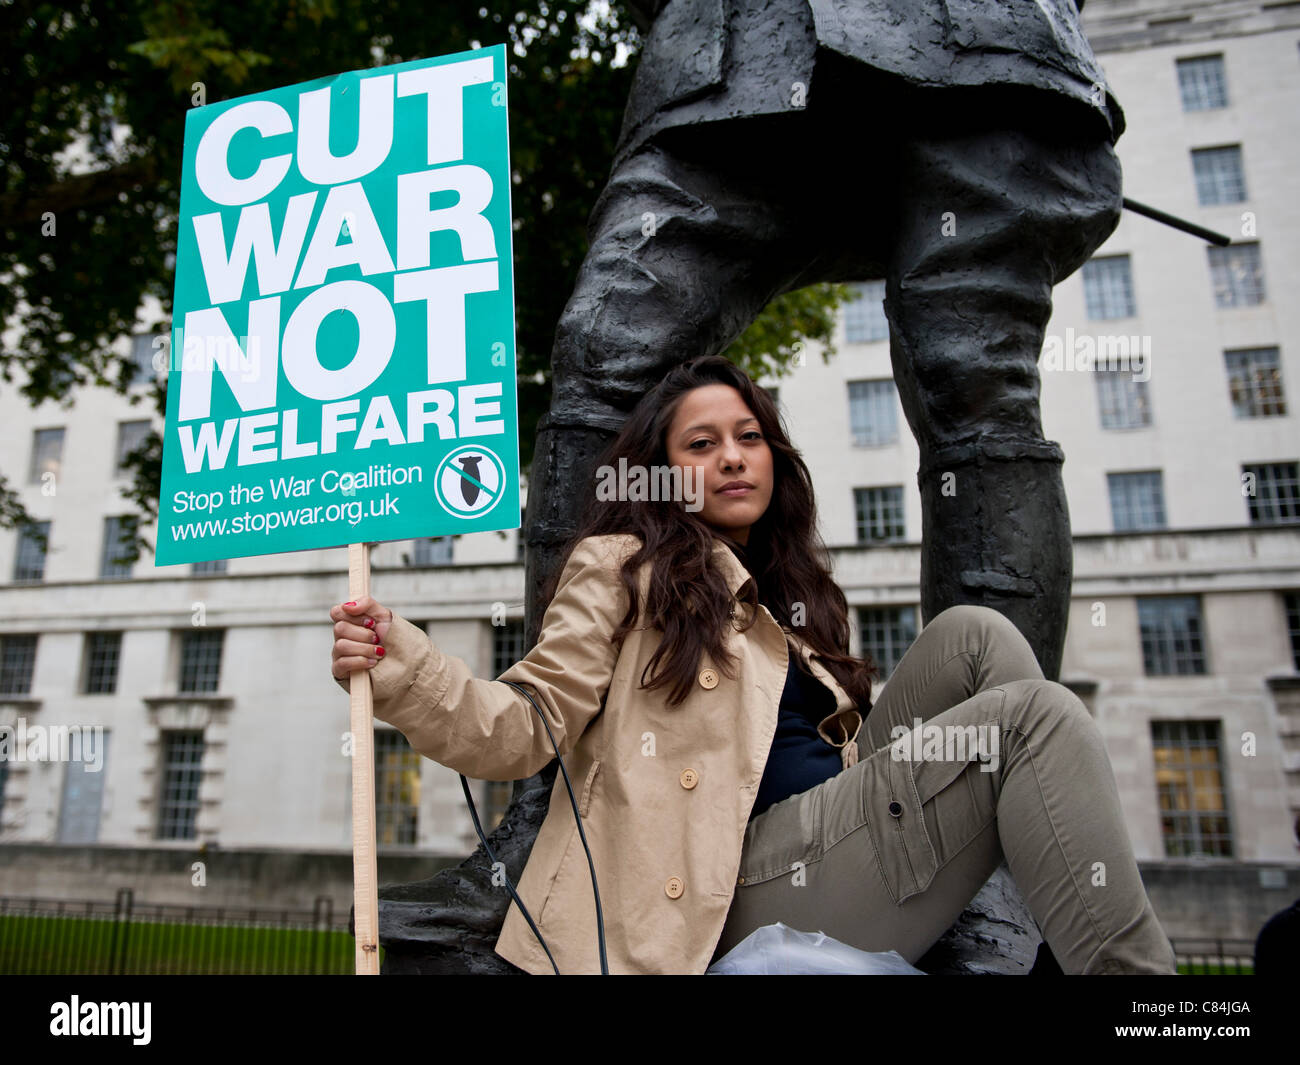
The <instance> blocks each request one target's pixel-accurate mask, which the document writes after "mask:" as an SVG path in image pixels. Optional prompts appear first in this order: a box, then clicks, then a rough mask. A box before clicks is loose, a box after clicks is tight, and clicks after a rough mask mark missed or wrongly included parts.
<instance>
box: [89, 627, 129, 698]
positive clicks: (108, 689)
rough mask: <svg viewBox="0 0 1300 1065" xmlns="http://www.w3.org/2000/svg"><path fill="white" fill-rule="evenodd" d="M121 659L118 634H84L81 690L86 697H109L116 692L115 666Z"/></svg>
mask: <svg viewBox="0 0 1300 1065" xmlns="http://www.w3.org/2000/svg"><path fill="white" fill-rule="evenodd" d="M121 657H122V634H121V633H120V632H88V633H86V650H85V661H86V666H85V672H84V674H83V676H82V684H81V690H82V691H83V692H84V693H85V694H87V695H110V694H112V693H113V692H115V691H117V664H118V662H119V660H120V659H121Z"/></svg>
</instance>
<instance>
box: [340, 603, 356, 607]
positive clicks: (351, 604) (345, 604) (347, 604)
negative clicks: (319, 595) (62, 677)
mask: <svg viewBox="0 0 1300 1065" xmlns="http://www.w3.org/2000/svg"><path fill="white" fill-rule="evenodd" d="M343 605H344V606H356V605H357V604H356V603H344V604H343Z"/></svg>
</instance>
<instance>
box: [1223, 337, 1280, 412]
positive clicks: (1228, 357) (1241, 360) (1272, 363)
mask: <svg viewBox="0 0 1300 1065" xmlns="http://www.w3.org/2000/svg"><path fill="white" fill-rule="evenodd" d="M1223 358H1224V361H1225V362H1226V363H1227V365H1228V394H1229V396H1230V397H1231V399H1232V413H1233V414H1234V415H1235V416H1236V417H1238V418H1267V417H1273V416H1276V415H1282V414H1285V413H1286V398H1285V397H1284V396H1283V394H1282V366H1281V360H1280V359H1279V357H1278V349H1277V348H1240V349H1238V350H1236V351H1225V352H1224V353H1223Z"/></svg>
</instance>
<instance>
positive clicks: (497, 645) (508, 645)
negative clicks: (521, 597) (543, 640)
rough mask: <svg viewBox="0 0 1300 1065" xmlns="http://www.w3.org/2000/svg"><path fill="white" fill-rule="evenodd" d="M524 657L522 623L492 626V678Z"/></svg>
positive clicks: (512, 622)
mask: <svg viewBox="0 0 1300 1065" xmlns="http://www.w3.org/2000/svg"><path fill="white" fill-rule="evenodd" d="M523 657H524V623H523V621H507V622H506V623H505V624H504V625H493V626H492V676H494V677H499V676H501V674H502V673H504V672H505V671H506V670H507V669H509V668H510V667H511V666H513V665H514V664H515V663H516V662H518V661H519V660H520V659H521V658H523Z"/></svg>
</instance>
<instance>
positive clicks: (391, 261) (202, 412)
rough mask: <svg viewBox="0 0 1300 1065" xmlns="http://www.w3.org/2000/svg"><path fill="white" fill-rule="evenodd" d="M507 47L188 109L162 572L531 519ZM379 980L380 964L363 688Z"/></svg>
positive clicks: (360, 687) (362, 567)
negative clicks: (520, 393)
mask: <svg viewBox="0 0 1300 1065" xmlns="http://www.w3.org/2000/svg"><path fill="white" fill-rule="evenodd" d="M505 77H506V52H505V46H504V45H497V46H495V47H492V48H484V49H476V50H474V51H472V52H462V53H459V54H456V55H449V56H440V57H436V58H431V59H421V60H413V61H411V62H409V63H399V64H395V65H392V66H388V67H380V68H376V69H373V70H361V71H351V72H349V73H346V74H339V75H338V76H336V77H330V78H322V79H319V80H317V81H312V82H306V83H303V84H300V85H293V86H289V87H287V88H281V89H273V90H271V91H269V92H265V93H259V94H257V95H253V96H246V97H241V98H239V99H236V100H228V101H225V102H222V103H214V104H209V105H207V106H206V107H201V108H196V109H195V110H193V111H191V112H189V113H188V114H187V115H186V120H185V144H184V163H183V166H182V175H181V205H180V223H179V230H178V241H177V252H176V297H175V303H174V307H173V329H172V337H171V348H170V357H169V376H168V381H167V418H166V428H165V430H164V432H165V435H164V439H163V471H162V489H161V496H160V501H159V519H158V541H157V545H156V549H155V562H156V564H157V565H174V564H177V563H182V562H199V561H204V560H207V559H218V558H235V557H239V556H245V555H262V554H271V553H274V552H279V551H297V550H303V549H307V548H319V547H334V546H340V545H343V544H347V545H348V586H349V594H350V596H351V598H352V599H354V600H355V599H359V598H360V597H361V596H364V595H369V594H370V543H371V542H374V541H380V540H399V539H408V538H417V537H426V536H442V535H446V534H448V533H463V532H480V531H490V530H495V529H514V528H518V527H519V438H518V417H517V409H516V407H517V402H516V401H517V393H516V388H515V351H514V284H513V277H512V273H511V225H510V163H509V142H508V130H507V121H506V86H505ZM350 680H351V683H350V690H351V719H350V731H349V733H348V734H347V738H346V739H347V743H346V746H347V748H348V749H349V750H348V752H347V753H350V755H351V757H352V851H353V889H354V927H355V937H356V971H357V972H358V973H365V974H372V975H373V974H378V972H379V938H378V924H379V921H378V898H377V876H376V857H375V794H374V744H373V729H374V719H373V703H372V698H373V693H372V689H371V685H370V674H369V673H368V672H366V671H365V670H364V669H363V670H360V671H357V672H354V673H353V674H352V675H351V678H350Z"/></svg>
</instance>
